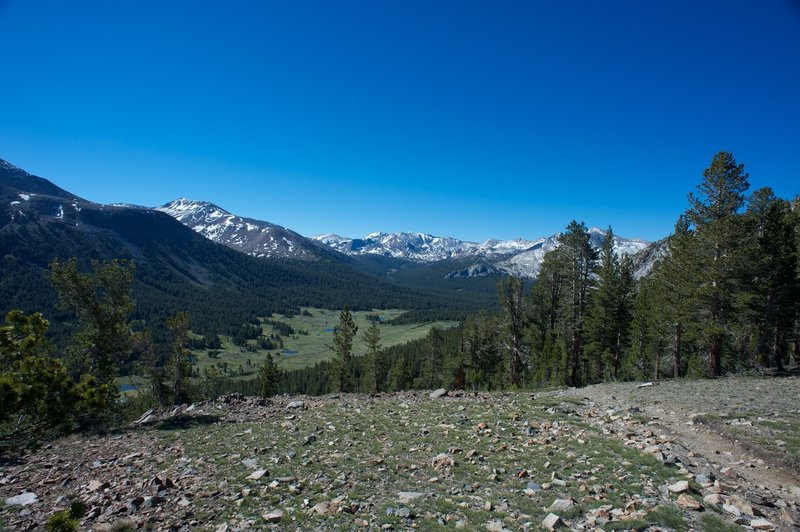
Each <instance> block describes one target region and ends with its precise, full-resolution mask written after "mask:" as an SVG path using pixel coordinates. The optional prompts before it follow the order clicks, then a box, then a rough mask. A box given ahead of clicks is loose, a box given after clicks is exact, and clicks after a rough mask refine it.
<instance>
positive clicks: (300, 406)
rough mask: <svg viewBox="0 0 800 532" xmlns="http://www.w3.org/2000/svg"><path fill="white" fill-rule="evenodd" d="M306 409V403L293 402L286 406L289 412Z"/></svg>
mask: <svg viewBox="0 0 800 532" xmlns="http://www.w3.org/2000/svg"><path fill="white" fill-rule="evenodd" d="M305 407H306V402H305V401H292V402H291V403H289V404H288V405H286V409H287V410H295V409H304V408H305Z"/></svg>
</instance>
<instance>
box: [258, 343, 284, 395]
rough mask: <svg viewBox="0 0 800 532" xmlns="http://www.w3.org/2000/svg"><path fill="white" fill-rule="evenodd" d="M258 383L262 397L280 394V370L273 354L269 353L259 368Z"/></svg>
mask: <svg viewBox="0 0 800 532" xmlns="http://www.w3.org/2000/svg"><path fill="white" fill-rule="evenodd" d="M258 381H259V388H260V391H261V396H262V397H272V396H273V395H275V394H276V393H278V384H279V382H280V370H278V366H276V365H275V360H274V359H273V358H272V354H271V353H267V357H266V358H265V359H264V362H263V363H262V364H261V366H260V367H259V368H258Z"/></svg>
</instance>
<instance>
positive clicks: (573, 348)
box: [555, 220, 597, 386]
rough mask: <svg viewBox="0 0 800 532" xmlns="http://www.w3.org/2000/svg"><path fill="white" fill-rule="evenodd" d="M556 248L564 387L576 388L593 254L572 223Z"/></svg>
mask: <svg viewBox="0 0 800 532" xmlns="http://www.w3.org/2000/svg"><path fill="white" fill-rule="evenodd" d="M559 243H560V246H559V247H558V249H556V250H555V253H557V254H558V255H559V256H560V257H561V262H562V263H563V265H564V267H565V270H564V282H565V287H566V290H565V294H564V296H565V297H563V298H562V301H561V304H562V305H563V306H564V312H563V314H562V319H563V320H564V327H565V329H566V331H565V332H566V335H565V340H566V343H567V346H568V350H567V372H566V377H565V382H564V383H565V384H566V385H567V386H579V385H580V384H582V381H583V378H582V376H581V375H580V373H579V372H580V368H581V367H582V365H583V362H584V361H583V350H584V337H583V334H584V327H585V320H586V309H587V305H588V301H589V290H590V288H591V286H592V275H593V274H594V271H595V264H596V262H597V252H596V251H595V250H594V248H592V245H591V243H590V242H589V232H588V231H587V230H586V225H585V224H583V223H578V222H576V221H575V220H573V221H572V222H570V224H569V225H568V226H567V230H566V232H565V233H563V234H562V235H560V236H559Z"/></svg>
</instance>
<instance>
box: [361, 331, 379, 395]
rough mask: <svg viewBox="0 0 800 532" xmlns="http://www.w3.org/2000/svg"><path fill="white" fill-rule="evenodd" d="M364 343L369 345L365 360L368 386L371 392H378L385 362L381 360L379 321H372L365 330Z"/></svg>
mask: <svg viewBox="0 0 800 532" xmlns="http://www.w3.org/2000/svg"><path fill="white" fill-rule="evenodd" d="M364 345H366V346H367V355H366V360H365V361H364V365H365V368H364V369H365V374H366V376H367V383H368V386H367V388H368V389H369V391H370V393H378V392H379V391H380V390H381V381H382V378H381V375H382V373H383V369H382V367H383V364H382V360H381V329H380V327H378V323H377V321H372V322H371V323H370V326H369V327H368V328H367V329H366V330H365V331H364Z"/></svg>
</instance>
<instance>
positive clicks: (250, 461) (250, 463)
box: [242, 458, 258, 469]
mask: <svg viewBox="0 0 800 532" xmlns="http://www.w3.org/2000/svg"><path fill="white" fill-rule="evenodd" d="M242 465H243V466H245V467H246V468H247V469H255V468H257V467H258V462H257V461H256V459H255V458H245V459H244V460H242Z"/></svg>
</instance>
